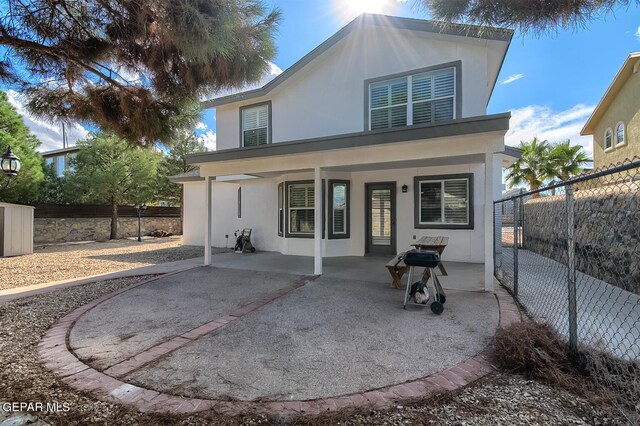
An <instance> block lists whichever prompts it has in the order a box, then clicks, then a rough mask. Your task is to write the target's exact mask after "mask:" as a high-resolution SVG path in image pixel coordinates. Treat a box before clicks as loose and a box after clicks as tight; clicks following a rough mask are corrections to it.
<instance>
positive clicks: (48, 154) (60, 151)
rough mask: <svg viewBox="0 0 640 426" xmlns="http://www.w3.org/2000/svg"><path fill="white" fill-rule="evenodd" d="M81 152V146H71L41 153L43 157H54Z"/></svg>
mask: <svg viewBox="0 0 640 426" xmlns="http://www.w3.org/2000/svg"><path fill="white" fill-rule="evenodd" d="M76 151H80V147H79V146H69V147H67V148H60V149H54V150H52V151H43V152H41V153H40V155H42V156H43V157H45V158H46V157H52V156H54V155H60V154H69V153H71V152H76Z"/></svg>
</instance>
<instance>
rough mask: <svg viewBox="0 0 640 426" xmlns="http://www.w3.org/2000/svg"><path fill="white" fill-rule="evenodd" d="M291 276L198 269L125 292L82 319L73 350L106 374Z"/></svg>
mask: <svg viewBox="0 0 640 426" xmlns="http://www.w3.org/2000/svg"><path fill="white" fill-rule="evenodd" d="M296 278H298V277H297V276H295V275H291V274H282V273H273V272H270V273H267V272H259V271H242V272H239V271H237V270H231V269H222V268H210V267H198V268H195V269H191V270H188V271H185V272H182V273H178V274H173V275H171V276H169V277H163V278H159V279H157V280H154V281H152V282H150V283H148V284H145V285H141V286H138V287H136V288H134V289H131V290H129V291H126V292H124V293H121V294H119V295H117V296H115V297H113V298H111V299H109V300H107V301H105V302H103V303H101V304H100V305H98V306H97V307H95V308H93V309H92V310H91V311H90V312H89V313H88V314H86V315H84V316H82V317H80V319H79V320H78V321H77V323H76V324H75V326H74V327H73V328H72V330H71V333H70V335H69V346H70V347H71V349H72V350H73V351H74V352H75V354H76V355H77V356H78V357H79V358H80V359H81V360H83V361H85V362H86V363H88V364H90V365H91V366H94V367H97V368H100V369H103V368H107V367H110V366H113V365H115V364H117V363H119V362H122V361H124V360H126V359H127V358H129V357H132V356H134V355H136V354H138V353H140V352H142V351H144V350H145V349H147V348H150V347H152V346H154V345H157V344H158V343H162V342H164V341H166V340H168V339H169V338H172V337H174V336H178V335H180V334H183V333H186V332H189V331H190V330H192V329H194V328H196V327H199V326H201V325H203V324H205V323H207V322H210V321H212V320H214V319H216V318H219V317H222V316H224V315H226V314H227V313H228V312H230V311H233V310H234V309H236V308H238V307H240V306H242V305H244V304H246V303H248V302H251V301H253V300H256V299H259V298H260V297H262V296H263V295H265V294H267V293H269V292H273V291H277V290H281V289H283V288H285V287H286V286H288V285H289V284H290V283H291V282H292V281H294V280H295V279H296Z"/></svg>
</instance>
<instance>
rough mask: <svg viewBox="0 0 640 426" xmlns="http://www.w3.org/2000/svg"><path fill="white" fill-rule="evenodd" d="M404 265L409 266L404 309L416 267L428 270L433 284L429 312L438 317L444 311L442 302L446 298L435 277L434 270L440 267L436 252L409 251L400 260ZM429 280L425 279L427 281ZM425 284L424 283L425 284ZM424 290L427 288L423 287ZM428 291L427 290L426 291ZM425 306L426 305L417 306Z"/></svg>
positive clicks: (438, 256)
mask: <svg viewBox="0 0 640 426" xmlns="http://www.w3.org/2000/svg"><path fill="white" fill-rule="evenodd" d="M402 260H403V261H404V264H405V265H407V266H409V276H408V278H407V288H406V290H405V292H404V309H407V300H408V299H409V292H410V291H411V283H412V281H413V270H414V268H416V267H419V268H428V269H429V276H430V277H431V282H432V283H433V302H432V303H431V311H432V312H433V313H434V314H437V315H440V314H441V313H442V311H444V306H443V305H444V302H445V301H446V300H447V297H446V296H445V294H444V290H443V289H442V285H441V284H440V280H439V279H438V276H437V275H436V272H435V269H434V268H436V267H438V265H440V255H439V254H438V252H437V251H431V250H425V251H419V250H409V251H407V252H406V253H405V254H404V257H403V258H402ZM428 279H429V278H428V277H427V280H428ZM425 284H426V283H425ZM425 290H427V288H426V287H425ZM427 291H428V290H427ZM419 306H426V305H419Z"/></svg>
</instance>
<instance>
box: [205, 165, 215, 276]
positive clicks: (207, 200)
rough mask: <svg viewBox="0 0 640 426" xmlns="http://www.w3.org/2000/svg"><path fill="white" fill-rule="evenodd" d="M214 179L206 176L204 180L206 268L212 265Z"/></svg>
mask: <svg viewBox="0 0 640 426" xmlns="http://www.w3.org/2000/svg"><path fill="white" fill-rule="evenodd" d="M212 180H213V178H212V177H211V176H206V177H205V178H204V205H205V206H206V211H207V213H206V214H205V224H204V264H205V266H209V265H211V227H212V226H211V219H212V216H213V214H212V211H211V210H212V208H211V181H212Z"/></svg>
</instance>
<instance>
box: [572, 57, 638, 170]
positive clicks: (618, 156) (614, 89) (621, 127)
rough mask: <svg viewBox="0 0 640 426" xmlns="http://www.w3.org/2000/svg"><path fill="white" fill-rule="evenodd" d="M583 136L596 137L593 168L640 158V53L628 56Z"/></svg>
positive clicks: (586, 125) (583, 130)
mask: <svg viewBox="0 0 640 426" xmlns="http://www.w3.org/2000/svg"><path fill="white" fill-rule="evenodd" d="M580 134H581V135H583V136H585V135H593V166H594V168H602V167H606V166H609V165H612V164H617V163H620V162H622V161H624V160H627V159H632V158H633V157H636V156H637V157H640V52H634V53H631V54H629V56H627V59H626V60H625V61H624V63H623V64H622V67H621V68H620V70H619V71H618V73H617V74H616V76H615V78H614V79H613V81H612V82H611V84H610V85H609V88H608V89H607V91H606V92H605V94H604V96H603V97H602V99H601V100H600V102H599V103H598V105H597V106H596V109H595V110H594V111H593V113H592V114H591V117H589V120H587V123H586V124H585V125H584V128H583V129H582V131H581V132H580Z"/></svg>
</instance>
